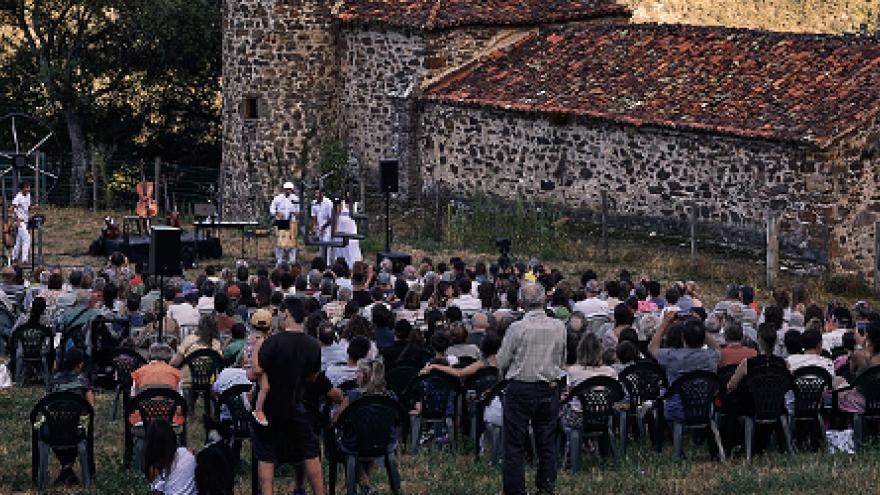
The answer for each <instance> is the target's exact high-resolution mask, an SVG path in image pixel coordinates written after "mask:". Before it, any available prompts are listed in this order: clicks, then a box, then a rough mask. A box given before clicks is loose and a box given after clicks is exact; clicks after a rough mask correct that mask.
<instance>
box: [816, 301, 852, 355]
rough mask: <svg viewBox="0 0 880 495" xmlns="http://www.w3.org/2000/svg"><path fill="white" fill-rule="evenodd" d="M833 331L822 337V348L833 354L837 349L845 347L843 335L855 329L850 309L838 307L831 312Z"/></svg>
mask: <svg viewBox="0 0 880 495" xmlns="http://www.w3.org/2000/svg"><path fill="white" fill-rule="evenodd" d="M831 325H832V327H833V329H832V330H831V331H829V332H826V333H825V334H824V335H822V348H823V349H825V350H826V351H828V352H831V351H832V350H833V349H834V348H835V347H841V346H842V345H843V340H842V339H843V334H845V333H846V332H849V331H851V330H852V329H853V319H852V313H850V311H849V309H847V308H845V307H843V306H838V307H836V308H834V309H833V310H832V311H831Z"/></svg>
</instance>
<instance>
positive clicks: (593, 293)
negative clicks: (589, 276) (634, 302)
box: [572, 279, 609, 318]
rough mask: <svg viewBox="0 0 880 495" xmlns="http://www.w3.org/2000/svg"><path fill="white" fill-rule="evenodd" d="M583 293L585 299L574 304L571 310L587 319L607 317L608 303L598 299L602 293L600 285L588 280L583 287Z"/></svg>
mask: <svg viewBox="0 0 880 495" xmlns="http://www.w3.org/2000/svg"><path fill="white" fill-rule="evenodd" d="M584 292H585V293H586V295H587V298H586V299H584V300H583V301H578V302H576V303H575V304H574V307H573V308H572V310H573V311H579V312H580V313H581V314H583V315H584V316H585V317H587V318H591V317H593V316H608V313H609V310H608V302H606V301H603V300H602V299H600V298H599V295H600V294H601V293H602V284H600V283H599V281H598V280H595V279H593V280H588V281H587V283H586V284H585V285H584Z"/></svg>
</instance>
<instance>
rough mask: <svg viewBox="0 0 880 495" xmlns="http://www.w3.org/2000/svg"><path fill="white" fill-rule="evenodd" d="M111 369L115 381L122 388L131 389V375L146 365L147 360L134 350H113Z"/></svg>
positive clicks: (121, 348) (120, 348)
mask: <svg viewBox="0 0 880 495" xmlns="http://www.w3.org/2000/svg"><path fill="white" fill-rule="evenodd" d="M112 362H113V369H114V370H115V371H116V380H117V381H118V382H119V383H120V385H122V386H123V387H131V381H132V379H131V373H132V372H133V371H134V370H136V369H138V368H140V367H141V366H143V365H145V364H147V360H146V359H144V358H143V356H141V355H140V354H138V353H137V351H135V350H134V349H126V348H123V347H119V348H116V349H113V358H112Z"/></svg>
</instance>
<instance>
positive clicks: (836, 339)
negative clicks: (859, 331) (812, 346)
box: [822, 328, 846, 352]
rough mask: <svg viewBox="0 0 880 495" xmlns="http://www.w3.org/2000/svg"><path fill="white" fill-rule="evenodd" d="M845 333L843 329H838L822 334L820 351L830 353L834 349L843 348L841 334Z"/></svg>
mask: <svg viewBox="0 0 880 495" xmlns="http://www.w3.org/2000/svg"><path fill="white" fill-rule="evenodd" d="M845 333H846V329H845V328H838V329H836V330H832V331H830V332H828V333H823V334H822V349H825V350H826V351H828V352H831V349H834V348H835V347H842V346H843V334H845Z"/></svg>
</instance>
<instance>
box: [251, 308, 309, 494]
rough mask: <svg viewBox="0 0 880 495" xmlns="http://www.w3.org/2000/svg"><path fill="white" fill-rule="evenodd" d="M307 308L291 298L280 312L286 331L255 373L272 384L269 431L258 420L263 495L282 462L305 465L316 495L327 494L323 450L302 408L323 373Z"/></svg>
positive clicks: (267, 347)
mask: <svg viewBox="0 0 880 495" xmlns="http://www.w3.org/2000/svg"><path fill="white" fill-rule="evenodd" d="M305 317H306V314H305V308H304V307H303V304H302V300H300V299H295V298H292V299H286V300H285V301H284V302H282V303H281V304H280V305H279V307H278V324H279V327H280V328H282V329H283V331H281V332H279V333H277V334H275V335H272V336H271V337H269V338H268V339H266V341H265V342H264V343H263V346H262V347H261V348H260V353H259V356H258V362H257V366H256V367H255V369H254V373H255V374H256V375H257V377H258V378H259V376H260V375H261V374H262V373H265V374H266V376H267V377H268V380H269V393H268V395H267V396H266V403H265V405H264V412H265V414H266V419H268V420H269V426H261V425H259V424H258V423H257V422H256V421H254V422H253V427H254V439H253V440H254V455H255V457H256V458H257V461H258V465H257V476H258V478H259V482H260V491H261V494H262V495H272V482H273V478H274V476H275V464H277V463H291V464H296V463H299V462H302V463H303V467H304V468H305V474H306V477H307V478H308V480H309V484H310V485H312V492H313V493H314V494H316V495H323V493H324V486H323V482H322V479H323V478H322V474H321V463H320V461H319V458H318V456H319V454H320V445H319V443H318V437H317V436H316V435H315V433H314V431H313V430H312V428H311V426H310V423H309V420H308V415H307V413H306V410H305V408H304V407H303V405H302V399H303V393H304V391H305V389H306V385H307V384H308V383H312V382H314V381H315V380H316V378H317V377H318V373H319V372H320V371H321V346H320V344H319V343H318V341H317V340H316V339H314V338H313V337H310V336H308V335H306V334H305V333H304V332H303V321H304V320H305Z"/></svg>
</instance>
